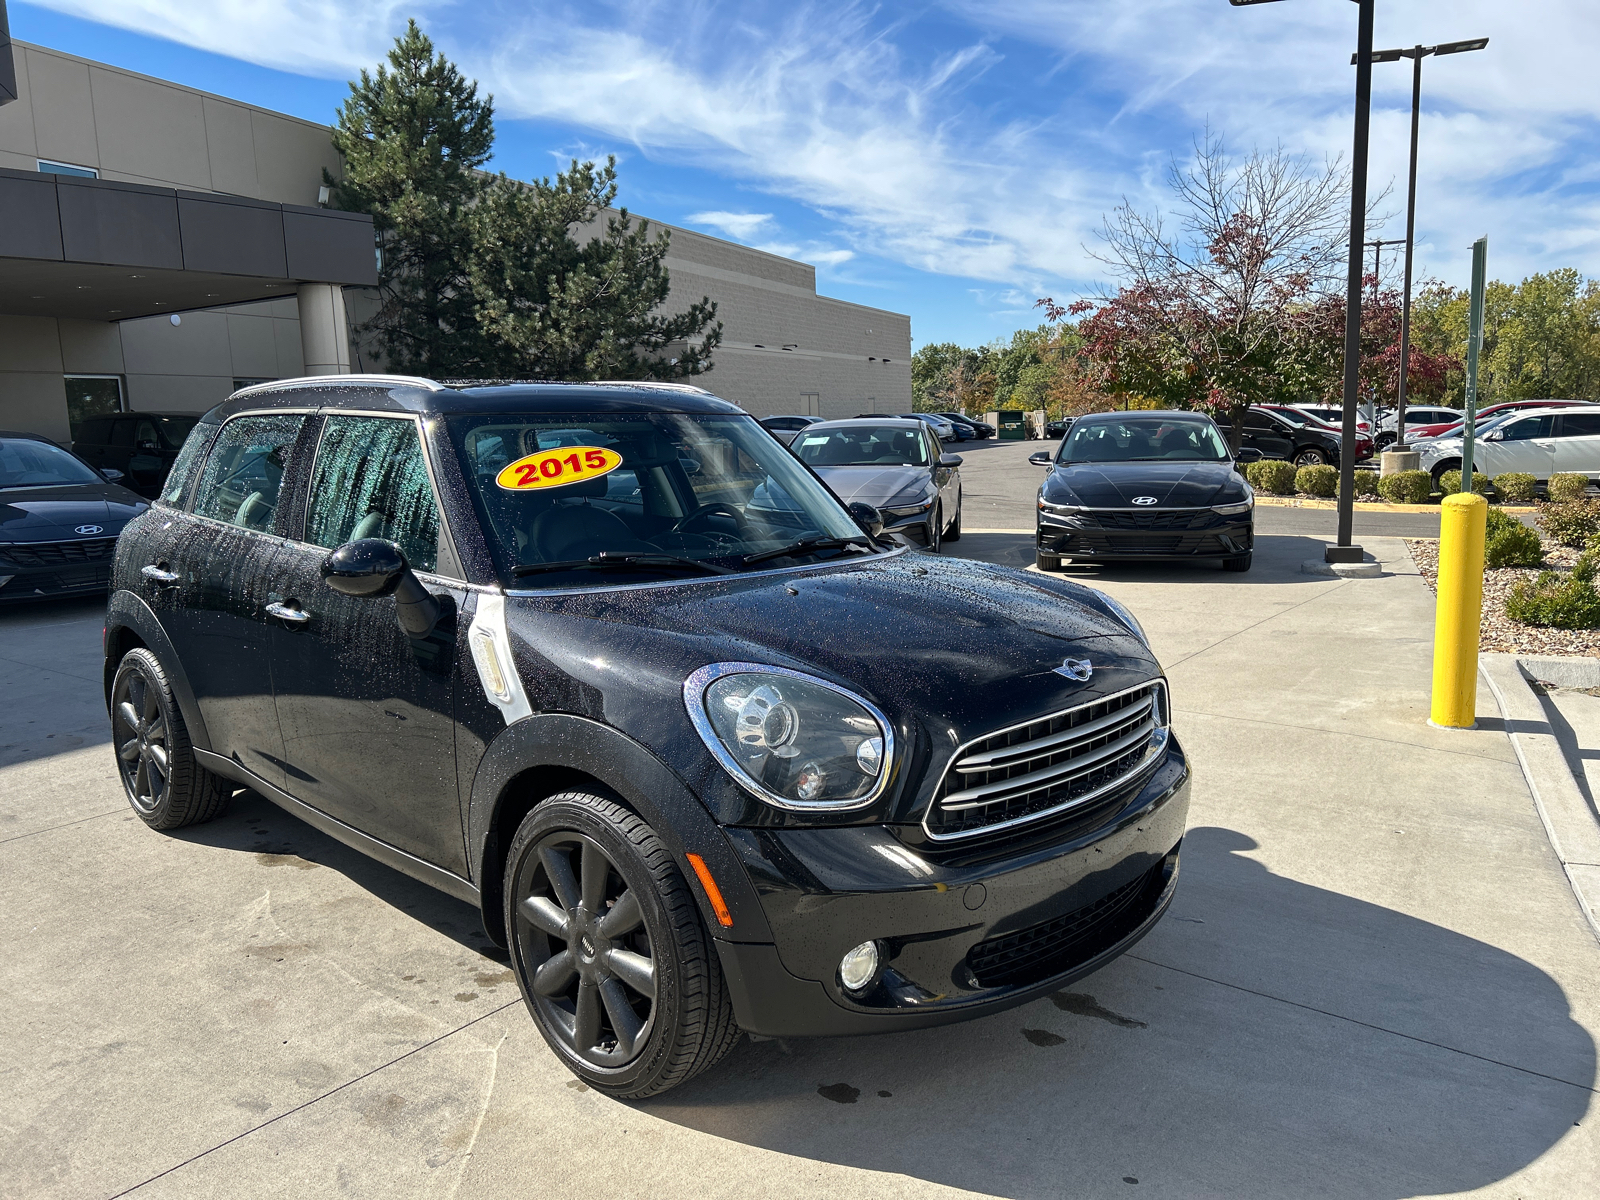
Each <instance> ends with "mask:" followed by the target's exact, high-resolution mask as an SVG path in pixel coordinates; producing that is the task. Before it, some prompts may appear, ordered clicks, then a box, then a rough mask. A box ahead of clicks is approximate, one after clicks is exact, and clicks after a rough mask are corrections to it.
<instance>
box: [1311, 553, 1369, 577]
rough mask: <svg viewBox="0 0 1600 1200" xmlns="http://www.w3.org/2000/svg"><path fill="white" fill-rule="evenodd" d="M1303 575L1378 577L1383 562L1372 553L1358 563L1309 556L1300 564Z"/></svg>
mask: <svg viewBox="0 0 1600 1200" xmlns="http://www.w3.org/2000/svg"><path fill="white" fill-rule="evenodd" d="M1300 573H1301V574H1302V575H1325V576H1328V577H1330V578H1331V577H1333V576H1337V577H1338V578H1340V579H1377V578H1379V577H1380V576H1382V574H1383V564H1382V563H1380V562H1379V561H1378V560H1377V559H1375V558H1373V557H1372V555H1370V554H1368V555H1365V556H1364V557H1363V559H1362V561H1361V562H1358V563H1331V562H1324V561H1323V560H1322V559H1320V558H1308V559H1306V560H1305V561H1304V562H1302V563H1301V564H1300Z"/></svg>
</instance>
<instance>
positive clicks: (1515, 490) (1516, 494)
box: [1494, 471, 1534, 504]
mask: <svg viewBox="0 0 1600 1200" xmlns="http://www.w3.org/2000/svg"><path fill="white" fill-rule="evenodd" d="M1533 484H1534V479H1533V476H1532V475H1529V474H1526V473H1525V472H1522V471H1507V472H1506V473H1505V474H1504V475H1496V476H1495V477H1494V494H1495V495H1496V496H1499V497H1500V502H1501V503H1502V504H1506V503H1511V504H1525V503H1528V502H1530V501H1532V500H1533Z"/></svg>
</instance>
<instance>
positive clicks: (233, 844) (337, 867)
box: [165, 788, 509, 962]
mask: <svg viewBox="0 0 1600 1200" xmlns="http://www.w3.org/2000/svg"><path fill="white" fill-rule="evenodd" d="M165 836H167V837H173V838H180V839H182V840H183V841H186V842H191V843H193V844H194V845H197V846H212V847H215V848H216V849H218V850H234V851H238V852H241V853H246V854H252V855H255V856H256V858H257V859H258V860H260V861H262V862H263V863H272V862H276V861H289V862H292V861H294V860H303V861H304V862H308V863H316V864H317V865H318V866H323V867H328V868H330V869H331V870H334V871H338V872H339V873H340V874H341V875H343V876H344V877H345V878H346V879H348V880H350V881H351V882H352V883H354V884H355V885H356V886H358V887H360V888H362V889H363V890H365V891H367V892H368V893H370V894H371V895H372V896H374V897H375V898H376V899H378V900H381V901H382V902H383V903H385V904H387V905H389V907H391V908H394V909H396V910H398V911H400V912H403V913H405V914H406V915H407V916H408V917H410V918H411V919H412V920H415V921H420V922H422V923H423V924H424V925H426V926H428V927H429V928H430V929H433V930H435V931H436V932H438V933H442V934H444V936H446V937H448V938H450V939H451V940H452V941H455V942H458V943H459V944H460V945H462V946H464V947H466V948H467V949H468V950H471V951H473V952H475V953H477V954H481V955H482V956H483V957H484V958H489V959H493V960H494V961H496V962H506V961H509V960H508V959H507V957H506V953H505V951H504V950H502V949H501V948H500V947H499V946H496V945H495V944H494V943H493V942H491V941H490V940H489V936H488V934H486V933H484V931H483V921H482V919H481V917H480V916H479V913H478V909H477V908H476V906H474V905H471V904H468V903H466V902H465V901H464V900H457V899H456V898H455V897H454V896H447V895H446V894H445V893H443V892H441V891H439V890H438V889H437V888H434V887H430V886H429V885H428V884H425V883H419V882H418V881H417V880H415V879H412V878H411V877H410V876H409V875H405V874H402V873H401V872H399V871H396V870H395V869H394V868H392V867H388V866H385V865H384V864H383V863H381V862H378V861H377V860H376V859H372V858H368V857H367V856H366V855H365V854H362V853H360V852H359V851H357V850H352V849H351V848H350V847H348V846H346V845H345V844H344V843H343V842H340V841H337V840H336V839H334V838H331V837H329V836H328V835H327V834H325V833H323V832H322V831H321V830H320V829H316V828H314V827H313V826H311V825H308V824H306V823H305V822H304V821H302V820H300V818H298V817H295V816H292V815H291V814H289V813H287V812H285V811H284V810H283V809H281V808H279V807H278V806H277V805H275V804H273V803H272V802H271V801H269V800H266V799H264V798H263V797H261V796H259V795H257V794H256V793H255V792H253V791H250V790H249V789H248V788H246V789H243V790H240V791H237V792H235V793H234V795H233V799H232V800H231V801H230V802H229V804H228V808H227V810H226V811H225V812H224V813H223V814H222V816H220V817H218V818H217V819H216V820H214V821H208V822H206V823H205V824H203V825H192V826H189V827H188V828H186V829H174V830H170V831H168V832H167V834H166V835H165Z"/></svg>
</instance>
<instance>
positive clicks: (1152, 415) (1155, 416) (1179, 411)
mask: <svg viewBox="0 0 1600 1200" xmlns="http://www.w3.org/2000/svg"><path fill="white" fill-rule="evenodd" d="M1094 417H1109V418H1111V419H1113V420H1117V421H1171V420H1174V419H1176V420H1188V421H1210V420H1213V417H1212V416H1211V414H1210V413H1203V412H1195V411H1194V410H1193V409H1188V408H1134V409H1129V410H1127V411H1126V412H1097V413H1083V414H1081V415H1079V416H1076V417H1068V418H1065V419H1066V420H1072V421H1088V420H1091V419H1093V418H1094Z"/></svg>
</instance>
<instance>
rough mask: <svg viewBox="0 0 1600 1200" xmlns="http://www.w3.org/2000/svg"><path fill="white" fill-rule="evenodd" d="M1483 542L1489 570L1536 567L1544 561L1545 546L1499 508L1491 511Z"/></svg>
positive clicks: (1484, 555) (1485, 561) (1484, 561)
mask: <svg viewBox="0 0 1600 1200" xmlns="http://www.w3.org/2000/svg"><path fill="white" fill-rule="evenodd" d="M1488 515H1489V527H1488V529H1487V531H1486V537H1485V538H1484V543H1483V565H1484V566H1486V567H1537V566H1538V565H1539V564H1540V563H1542V562H1543V561H1544V543H1543V542H1541V541H1540V540H1539V535H1538V534H1537V533H1535V532H1534V531H1533V530H1531V529H1529V528H1528V527H1527V526H1526V525H1524V524H1523V523H1522V522H1521V521H1519V520H1517V519H1516V518H1515V517H1513V516H1510V515H1509V514H1507V513H1503V512H1501V511H1500V510H1499V509H1498V508H1491V509H1490V510H1489V514H1488Z"/></svg>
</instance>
